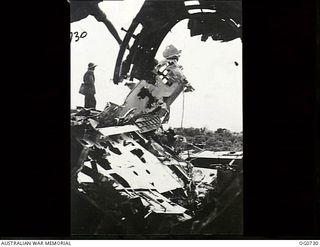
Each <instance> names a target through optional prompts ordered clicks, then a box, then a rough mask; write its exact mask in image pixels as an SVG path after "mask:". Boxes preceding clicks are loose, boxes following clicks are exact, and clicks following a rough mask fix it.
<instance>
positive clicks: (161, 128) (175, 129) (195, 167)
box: [70, 0, 243, 235]
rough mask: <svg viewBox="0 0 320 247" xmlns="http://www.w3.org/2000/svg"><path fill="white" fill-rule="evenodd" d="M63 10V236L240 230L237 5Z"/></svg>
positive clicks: (136, 3)
mask: <svg viewBox="0 0 320 247" xmlns="http://www.w3.org/2000/svg"><path fill="white" fill-rule="evenodd" d="M70 11H71V20H70V22H71V24H70V25H71V29H70V46H71V63H70V68H71V78H70V86H71V108H72V109H71V133H72V136H71V143H72V148H71V149H72V150H71V152H72V164H71V169H72V205H71V206H72V233H73V234H75V235H78V234H80V235H81V234H85V235H87V234H89V235H96V234H99V235H101V234H102V235H104V234H105V235H108V234H124V235H125V234H170V233H175V234H212V235H219V234H233V235H234V234H241V233H242V200H241V198H242V155H243V154H242V40H241V34H242V32H241V30H242V18H241V16H242V14H241V1H189V0H186V1H182V0H176V1H160V0H158V1H156V0H145V1H144V0H123V1H71V2H70ZM89 218H90V220H88V219H89ZM231 218H232V219H233V220H232V221H230V219H231ZM229 221H230V224H226V223H225V222H229ZM231 222H232V223H231Z"/></svg>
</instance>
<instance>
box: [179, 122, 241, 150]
mask: <svg viewBox="0 0 320 247" xmlns="http://www.w3.org/2000/svg"><path fill="white" fill-rule="evenodd" d="M174 130H175V132H176V134H177V135H179V136H183V137H184V138H185V140H184V141H183V140H182V138H178V141H177V143H176V148H179V149H180V150H190V149H194V148H195V147H194V146H196V147H199V148H202V149H205V150H210V151H242V150H243V133H242V131H241V132H240V133H238V132H231V131H230V130H227V129H224V128H219V129H217V130H216V131H211V130H208V129H207V128H205V127H204V128H193V127H190V128H175V129H174ZM193 145H194V146H193Z"/></svg>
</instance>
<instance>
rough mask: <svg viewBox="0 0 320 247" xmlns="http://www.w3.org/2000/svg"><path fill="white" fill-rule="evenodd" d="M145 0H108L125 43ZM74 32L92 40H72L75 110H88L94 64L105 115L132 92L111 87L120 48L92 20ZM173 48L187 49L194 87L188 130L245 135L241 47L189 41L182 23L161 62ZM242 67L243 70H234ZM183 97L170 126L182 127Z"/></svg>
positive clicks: (184, 61) (187, 107) (188, 97)
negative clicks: (87, 82)
mask: <svg viewBox="0 0 320 247" xmlns="http://www.w3.org/2000/svg"><path fill="white" fill-rule="evenodd" d="M142 3H143V1H142V0H123V1H105V2H103V3H100V5H99V6H100V8H101V9H102V10H103V11H104V12H105V13H106V15H107V17H108V19H109V20H110V21H111V22H112V23H113V24H114V26H115V27H116V29H117V30H118V33H119V35H120V37H121V38H123V37H124V36H125V32H123V31H121V30H120V29H121V27H123V28H125V29H128V28H129V26H130V24H131V21H132V19H133V18H134V17H135V16H136V14H137V13H138V11H139V9H140V7H141V5H142ZM71 31H72V32H78V33H79V34H80V33H81V32H83V31H86V32H87V36H86V37H85V38H82V39H80V40H78V41H77V42H75V39H73V40H72V41H71V107H72V108H75V107H76V106H83V105H84V96H83V95H81V94H79V93H78V90H79V87H80V85H81V83H82V78H83V74H84V73H85V72H86V70H87V65H88V63H89V62H93V63H95V64H97V65H98V66H97V67H96V70H95V78H96V84H95V85H96V91H97V94H96V99H97V109H99V110H103V108H104V107H105V105H106V103H107V102H109V101H110V102H113V103H116V104H119V105H121V104H122V103H123V102H124V99H125V98H126V96H127V94H128V93H129V89H128V88H127V87H126V86H124V85H123V84H119V85H115V84H113V82H112V80H111V79H112V76H113V71H114V66H115V63H116V59H117V54H118V51H119V45H118V44H117V42H116V41H115V39H114V38H113V36H112V35H111V34H110V33H109V31H108V29H107V28H106V27H105V26H104V24H102V23H100V22H97V21H96V20H95V19H94V17H92V16H89V17H87V18H86V19H83V20H81V21H78V22H74V23H72V24H71ZM169 44H173V45H174V46H176V47H177V48H178V49H181V50H182V54H181V58H180V60H179V63H180V64H181V65H182V66H183V68H184V74H185V75H186V77H187V78H188V80H189V82H190V83H191V84H192V86H193V87H194V88H195V91H194V92H192V93H186V94H185V104H184V118H183V127H207V128H209V129H211V130H216V129H217V128H227V129H229V130H231V131H236V132H239V131H242V42H241V40H240V39H236V40H233V41H230V42H224V43H222V42H218V41H212V40H211V39H208V40H207V42H202V41H200V36H195V37H192V38H191V37H190V31H189V29H187V21H186V20H185V21H182V22H180V23H178V24H177V25H176V26H175V27H174V28H173V29H172V30H171V32H170V33H169V34H168V35H167V37H166V38H165V39H164V40H163V42H162V45H161V46H160V49H159V51H158V54H157V56H156V59H158V60H162V59H163V57H162V51H163V50H164V48H165V47H166V46H167V45H169ZM235 62H237V63H238V66H236V65H235ZM182 99H183V97H182V94H181V95H180V96H179V97H178V98H177V99H176V101H175V102H174V103H173V104H172V106H171V118H170V121H169V126H172V127H180V124H181V119H182V107H183V105H182V103H183V100H182Z"/></svg>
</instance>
